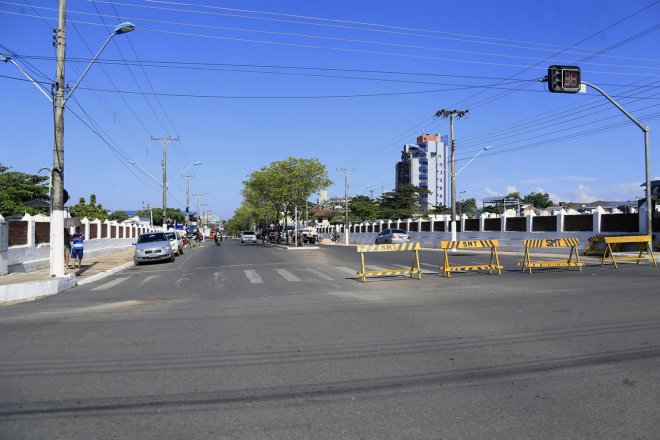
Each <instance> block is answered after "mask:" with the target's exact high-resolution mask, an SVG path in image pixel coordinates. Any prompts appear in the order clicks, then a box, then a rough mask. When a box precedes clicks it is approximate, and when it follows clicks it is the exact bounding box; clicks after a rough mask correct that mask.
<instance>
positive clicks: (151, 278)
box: [140, 275, 158, 286]
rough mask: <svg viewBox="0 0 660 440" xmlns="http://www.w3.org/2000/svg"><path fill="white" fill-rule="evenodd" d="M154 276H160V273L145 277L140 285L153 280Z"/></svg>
mask: <svg viewBox="0 0 660 440" xmlns="http://www.w3.org/2000/svg"><path fill="white" fill-rule="evenodd" d="M154 278H158V275H149V276H147V277H145V278H144V279H143V280H142V281H140V286H142V285H144V284H146V283H148V282H149V281H151V280H153V279H154Z"/></svg>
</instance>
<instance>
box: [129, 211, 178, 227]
mask: <svg viewBox="0 0 660 440" xmlns="http://www.w3.org/2000/svg"><path fill="white" fill-rule="evenodd" d="M152 213H153V221H154V223H153V224H154V225H162V224H163V209H162V208H160V209H159V208H153V209H143V210H141V211H138V212H136V213H135V214H136V215H138V216H140V217H150V216H151V214H152ZM185 221H186V215H185V214H184V213H183V212H181V210H180V209H179V208H167V224H170V225H173V224H174V223H176V224H183V223H185Z"/></svg>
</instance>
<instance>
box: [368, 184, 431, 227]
mask: <svg viewBox="0 0 660 440" xmlns="http://www.w3.org/2000/svg"><path fill="white" fill-rule="evenodd" d="M428 194H430V191H429V190H428V189H426V188H420V187H418V186H414V185H401V186H399V188H397V189H396V190H395V191H391V192H386V193H383V195H382V196H381V197H380V199H379V203H378V207H379V209H378V218H382V219H393V220H394V219H405V218H414V217H419V216H422V215H425V214H426V212H425V211H424V210H423V209H422V205H421V199H422V198H423V197H425V196H427V195H428Z"/></svg>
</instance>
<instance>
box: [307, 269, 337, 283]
mask: <svg viewBox="0 0 660 440" xmlns="http://www.w3.org/2000/svg"><path fill="white" fill-rule="evenodd" d="M307 270H308V271H309V272H311V273H313V274H314V275H316V276H317V277H319V278H322V279H324V280H326V281H332V280H333V279H334V278H332V277H331V276H330V275H327V274H324V273H323V272H319V271H318V270H316V269H310V268H309V267H308V268H307Z"/></svg>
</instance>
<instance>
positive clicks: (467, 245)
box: [440, 240, 503, 278]
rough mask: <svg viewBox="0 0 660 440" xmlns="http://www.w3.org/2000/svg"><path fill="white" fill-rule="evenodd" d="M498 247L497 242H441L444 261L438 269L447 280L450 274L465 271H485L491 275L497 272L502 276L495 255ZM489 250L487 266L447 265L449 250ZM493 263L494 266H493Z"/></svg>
mask: <svg viewBox="0 0 660 440" xmlns="http://www.w3.org/2000/svg"><path fill="white" fill-rule="evenodd" d="M499 245H500V242H499V240H463V241H441V242H440V248H441V249H442V250H443V252H444V257H445V260H444V262H443V265H442V267H441V268H440V269H442V273H443V275H444V276H446V277H447V278H449V277H451V273H452V272H461V271H466V270H487V271H489V273H491V274H492V273H493V271H494V270H497V274H498V275H502V268H503V266H500V258H499V256H498V255H497V247H498V246H499ZM478 248H482V249H483V248H490V261H489V262H488V264H482V265H471V266H465V265H464V266H450V265H449V252H448V251H449V249H478ZM493 263H495V264H493Z"/></svg>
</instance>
